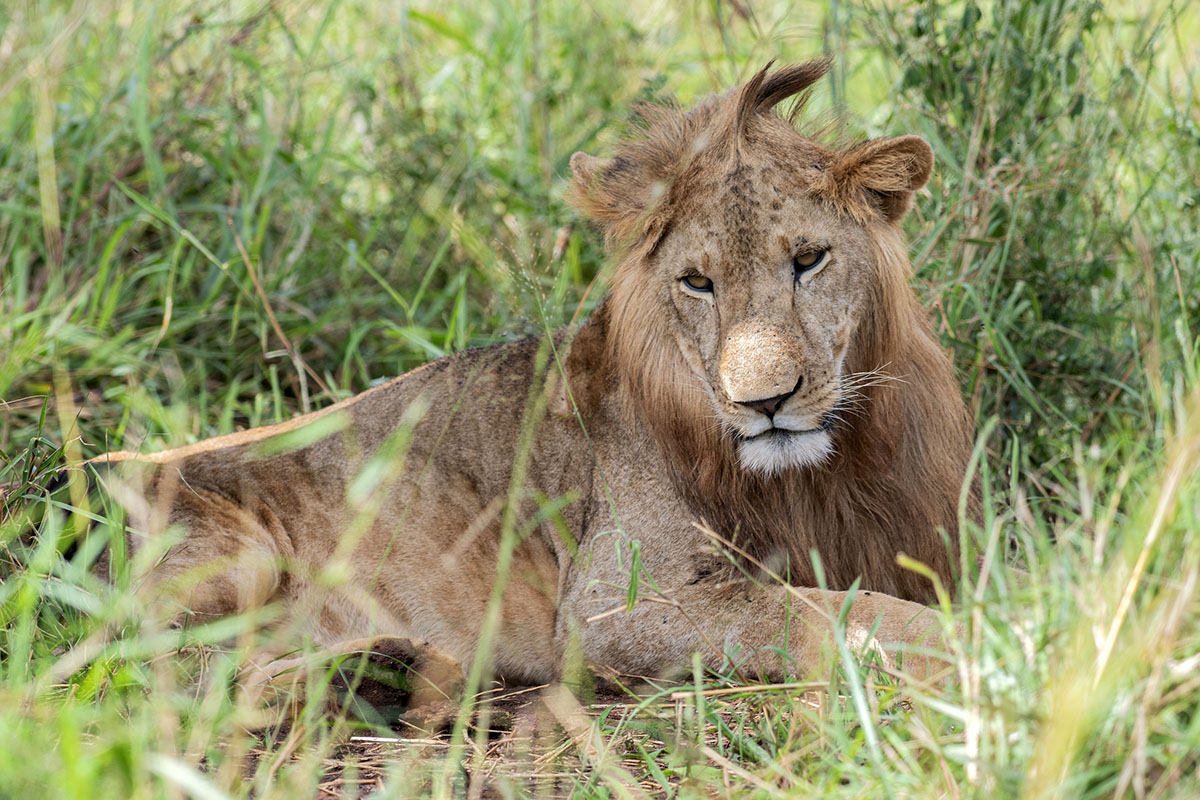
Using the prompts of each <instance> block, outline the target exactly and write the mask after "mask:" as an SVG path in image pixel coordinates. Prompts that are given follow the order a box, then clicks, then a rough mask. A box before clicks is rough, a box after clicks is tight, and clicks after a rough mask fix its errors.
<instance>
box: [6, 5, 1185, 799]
mask: <svg viewBox="0 0 1200 800" xmlns="http://www.w3.org/2000/svg"><path fill="white" fill-rule="evenodd" d="M1197 35H1200V14H1197V12H1196V9H1195V8H1194V5H1193V4H1189V3H1187V2H1184V1H1182V0H1177V1H1176V2H1171V0H1162V2H1159V3H1157V4H1154V5H1153V6H1152V7H1147V6H1146V5H1145V4H1133V3H1129V4H1124V5H1122V4H1115V3H1114V4H1111V5H1108V6H1104V5H1101V4H1092V3H1087V2H1084V1H1083V0H1057V1H1056V2H1037V1H1036V0H1016V1H1015V2H1006V3H976V2H974V0H961V1H959V2H945V0H924V1H923V2H910V1H907V0H895V1H894V2H892V1H890V0H887V1H885V0H836V2H832V1H831V2H829V3H817V2H803V1H802V0H797V1H796V2H777V3H768V2H762V3H758V2H756V3H752V4H747V3H744V2H732V3H725V2H721V1H720V0H716V1H715V2H712V3H684V2H675V1H674V0H672V1H671V2H663V3H656V4H646V5H644V6H639V7H635V8H633V9H628V8H626V5H625V4H622V3H618V2H615V0H593V1H592V2H588V3H582V2H575V0H564V2H562V3H543V2H540V0H530V2H529V3H522V4H518V5H515V6H512V5H508V4H505V3H501V2H491V3H469V4H468V3H451V4H446V3H441V4H439V3H418V4H415V5H413V6H409V7H402V6H400V5H393V4H390V3H365V2H349V1H348V0H347V2H334V1H333V0H307V1H305V2H302V1H301V0H283V1H282V2H274V3H265V2H264V3H250V2H240V1H239V0H224V1H223V2H217V1H216V0H214V1H213V2H203V3H183V2H178V1H175V0H162V1H161V2H146V3H136V4H135V3H131V2H128V0H106V1H102V2H91V3H89V2H83V0H79V1H78V2H67V1H66V0H21V2H16V3H9V4H6V5H5V6H4V8H0V398H3V405H2V406H0V409H2V410H0V484H6V485H7V490H6V493H5V496H4V509H3V510H4V520H5V521H4V522H3V523H0V580H2V583H0V797H34V796H47V797H49V796H53V797H88V798H90V797H139V798H140V797H185V796H188V797H224V796H232V797H242V796H248V795H254V796H262V797H292V796H312V795H314V794H316V792H317V786H318V784H319V783H320V782H321V781H322V780H329V779H330V778H329V776H330V775H331V774H335V773H336V775H340V776H341V777H342V778H344V779H346V782H345V783H343V784H340V789H339V790H341V791H347V792H352V791H353V787H354V786H356V785H357V784H354V783H353V782H352V781H353V780H356V779H357V778H356V777H355V776H360V777H361V776H368V777H375V776H378V775H385V776H386V780H385V781H384V789H383V790H382V793H381V794H380V795H379V796H383V797H392V796H396V797H401V796H421V795H423V794H424V793H425V792H426V791H427V790H428V789H429V788H430V786H432V787H433V788H435V789H437V790H438V791H441V792H443V793H466V792H467V791H468V788H469V787H476V788H477V787H478V786H479V783H478V781H477V780H476V781H474V782H473V781H472V780H471V779H469V778H468V777H466V774H467V772H470V771H471V770H474V771H475V772H476V773H477V772H478V771H479V770H478V767H479V763H480V762H479V760H478V759H479V758H480V756H478V754H477V753H476V752H475V751H474V750H473V748H472V747H470V746H466V747H463V748H459V749H455V750H451V751H449V755H447V751H446V750H444V749H439V748H438V747H434V746H429V747H428V748H426V749H425V750H422V751H414V752H408V753H401V752H396V753H391V752H390V751H389V754H388V755H386V757H383V756H381V757H379V758H376V759H375V761H374V762H372V763H371V764H368V763H367V761H370V759H369V758H367V756H366V755H364V754H363V753H359V754H358V755H357V756H355V758H357V759H358V761H359V762H361V763H359V764H358V766H354V765H351V766H347V767H345V768H344V770H343V771H341V772H337V769H342V767H338V766H337V765H336V764H333V763H332V762H330V761H326V759H333V761H338V762H345V761H347V760H350V761H353V760H354V759H352V758H350V757H349V756H348V755H347V751H346V750H345V748H344V747H342V745H341V740H342V738H344V733H345V730H346V726H345V723H344V722H339V721H337V720H333V721H330V720H323V719H320V718H319V715H318V714H317V710H316V709H315V707H314V709H313V710H312V711H310V712H309V713H310V714H311V718H306V720H305V722H306V724H304V725H301V726H299V727H298V728H297V729H295V730H293V732H292V734H291V735H290V736H289V737H286V738H284V739H283V741H282V742H280V741H274V740H268V741H263V740H262V739H261V738H255V737H248V736H247V735H245V734H244V733H243V732H242V730H243V726H244V725H245V724H246V723H247V722H249V721H252V720H251V717H252V715H253V714H254V709H253V708H251V707H250V706H249V705H248V704H247V702H246V701H245V699H244V698H242V697H241V696H239V694H238V693H237V692H236V691H234V690H233V689H232V686H233V676H234V674H235V672H236V669H237V666H238V665H239V663H240V662H241V660H242V659H243V658H244V656H245V647H248V646H249V642H248V641H247V642H244V644H245V646H244V647H243V646H242V645H238V646H232V645H230V644H229V642H230V641H238V640H239V639H238V637H239V635H243V638H244V633H245V631H246V629H247V627H248V621H247V620H237V619H235V620H230V621H226V622H223V623H217V624H215V625H213V626H210V627H208V628H204V629H199V630H193V631H189V632H187V633H183V634H178V633H174V634H173V633H171V632H164V631H156V630H154V629H153V628H152V627H148V626H144V625H141V624H140V623H139V621H138V616H139V615H138V611H139V610H138V609H137V608H136V605H135V604H134V602H133V599H132V594H131V593H130V591H129V590H128V586H127V584H125V585H123V584H122V583H120V582H118V584H117V585H116V586H108V585H105V584H102V583H101V582H99V581H98V580H96V579H95V578H94V577H93V576H91V575H90V574H89V573H88V571H87V570H86V564H87V562H88V559H89V557H92V556H94V552H90V551H89V550H88V547H86V546H85V547H83V548H81V549H80V550H79V551H74V554H73V555H72V557H71V558H69V559H63V558H62V557H61V556H60V553H61V552H64V551H65V550H66V548H67V545H68V543H69V541H70V540H71V538H72V537H73V534H74V532H75V531H76V530H78V529H79V528H80V527H81V525H82V524H83V520H84V518H85V517H87V516H88V515H91V517H93V518H96V519H97V520H98V522H97V529H98V530H99V531H101V532H106V531H110V530H113V529H115V526H119V525H120V524H122V519H123V516H122V514H121V510H120V509H119V508H118V507H116V506H115V505H114V504H113V503H111V501H106V500H104V499H103V498H100V497H92V498H85V497H83V496H82V495H81V494H79V493H78V492H76V493H74V494H72V495H71V497H70V499H69V500H68V499H67V498H66V497H63V496H56V498H55V499H53V500H51V499H49V498H48V497H47V496H46V494H45V492H44V490H43V487H44V486H45V485H46V483H47V481H48V480H49V478H50V475H51V472H52V471H53V470H54V469H55V468H57V467H60V466H62V465H64V464H68V463H72V462H74V461H77V460H78V459H79V458H81V457H86V456H89V455H93V454H96V453H99V452H103V451H105V450H108V449H115V448H121V447H126V448H131V449H132V448H141V449H145V450H153V449H158V448H160V447H166V446H174V445H180V444H185V443H188V442H192V441H196V440H199V439H202V438H206V437H208V436H212V435H215V434H219V433H226V432H230V431H234V430H239V429H243V428H246V427H249V426H254V425H259V424H263V423H269V422H274V421H279V420H283V419H287V418H289V417H291V416H292V415H294V414H296V413H298V412H301V411H305V410H309V409H314V408H319V407H323V406H326V405H328V404H329V403H331V402H333V401H335V400H337V399H340V398H342V397H345V396H348V395H350V394H353V393H355V392H358V391H361V390H363V389H365V388H367V387H368V386H370V385H371V384H372V383H373V382H375V381H378V380H380V379H383V378H387V377H390V376H393V375H396V374H399V373H400V372H403V371H405V370H407V369H409V368H411V367H414V366H416V365H418V364H420V363H422V362H424V361H426V360H428V359H430V358H432V357H435V356H438V355H442V354H444V353H447V352H452V351H456V350H460V349H463V348H465V347H468V346H472V345H476V344H485V343H490V342H495V341H499V340H502V339H505V338H509V337H519V336H524V335H528V334H531V333H537V332H539V331H541V330H543V328H544V327H545V326H546V325H550V326H557V325H560V324H564V323H565V322H567V321H568V320H570V319H571V318H572V317H574V316H576V315H577V314H584V313H586V312H587V311H588V310H590V308H592V307H594V305H595V303H596V302H597V301H598V299H599V297H600V296H601V295H602V289H603V285H604V281H605V274H606V273H605V272H604V270H603V266H604V261H603V254H602V253H601V250H600V246H599V242H598V239H597V237H596V236H594V235H593V234H591V233H590V232H589V231H588V230H587V228H586V226H585V225H584V224H582V223H581V221H580V220H579V219H578V218H577V217H576V215H575V214H574V213H573V212H572V211H570V210H569V209H568V208H566V207H565V206H564V204H563V203H562V201H561V193H562V189H563V187H564V182H565V176H566V174H567V170H566V162H567V159H568V158H569V157H570V155H571V153H573V152H574V151H575V150H578V149H586V150H588V151H590V152H593V153H604V152H606V151H607V150H608V149H609V148H610V147H611V146H612V144H613V143H614V142H615V141H616V139H617V138H618V137H619V136H620V135H621V133H622V132H623V131H624V130H625V129H626V125H627V120H628V114H629V108H630V106H631V104H632V103H633V102H635V101H636V100H637V99H639V98H644V97H659V96H669V95H672V94H674V95H677V96H678V97H679V98H680V99H681V100H682V101H683V102H685V103H686V102H691V101H692V100H694V99H695V98H697V97H699V96H701V95H703V94H704V93H707V92H710V91H714V90H720V89H723V88H725V87H727V86H729V85H731V84H732V83H734V82H735V81H736V80H738V79H741V78H745V77H747V76H748V75H749V74H751V73H752V72H753V71H754V70H755V69H757V68H758V67H759V66H761V65H762V64H763V63H764V62H765V61H766V60H768V59H769V58H772V57H778V58H780V59H783V60H799V59H802V58H806V57H810V56H812V55H815V54H818V53H821V52H830V53H833V54H834V55H836V56H837V58H838V60H837V62H836V68H835V71H834V73H833V75H832V77H831V79H830V80H829V81H827V82H826V83H824V84H823V85H822V88H821V90H820V92H818V96H817V98H816V100H815V106H816V107H817V108H830V107H840V108H844V109H845V110H846V112H847V113H846V114H845V125H846V126H847V128H848V130H849V132H850V133H852V134H855V135H886V134H895V133H902V132H914V133H919V134H921V135H922V136H924V137H926V138H927V139H928V140H929V141H930V143H931V144H932V145H933V147H934V150H935V152H936V154H937V158H938V166H937V169H936V172H935V178H934V180H933V181H932V182H931V184H930V186H929V187H928V192H927V193H923V194H922V196H921V197H919V198H918V203H917V210H916V211H915V213H914V214H913V215H911V217H910V218H909V220H908V222H907V225H908V231H909V234H910V242H911V252H912V254H913V261H914V265H915V267H916V271H917V275H916V279H915V285H916V287H917V290H918V291H919V292H920V294H921V296H922V297H923V298H924V299H926V300H927V301H928V303H929V304H930V305H931V306H932V307H933V308H934V309H935V318H936V320H937V323H938V329H939V332H940V334H941V335H942V336H943V339H944V341H945V342H946V344H947V346H948V347H949V348H950V350H951V352H952V354H953V356H954V358H955V361H956V364H957V365H958V366H959V369H960V374H961V376H962V380H963V391H964V395H965V396H966V397H967V398H968V400H969V402H970V403H971V407H972V409H973V410H974V412H975V413H976V416H977V418H978V420H979V424H980V429H981V431H985V433H986V435H985V437H984V438H983V440H982V442H983V445H984V447H985V458H984V459H983V467H982V468H983V469H984V471H985V480H984V485H985V487H986V491H987V498H986V503H985V506H986V512H985V518H984V520H983V524H982V526H980V527H979V528H978V529H975V528H971V529H969V530H965V531H964V532H963V536H964V537H965V540H966V541H967V542H968V544H969V548H968V550H969V551H970V552H973V553H980V554H982V555H983V563H984V564H985V565H986V566H985V569H984V571H983V573H982V574H981V573H980V572H979V571H978V570H972V571H971V573H972V574H971V575H970V577H969V578H968V580H966V581H965V582H964V584H963V586H961V587H959V590H958V593H957V595H956V597H955V598H954V599H955V602H956V607H955V611H954V614H955V616H956V618H957V619H958V620H959V621H960V622H961V623H963V626H964V628H963V629H964V631H965V634H964V636H963V637H962V639H961V640H959V641H956V642H955V643H954V647H955V654H956V657H957V660H958V666H959V674H958V679H957V680H955V681H953V682H952V685H950V686H947V687H945V689H944V690H941V691H939V692H937V693H935V694H932V695H925V694H920V693H918V694H917V695H916V696H915V697H912V698H908V699H904V700H901V698H899V697H898V696H897V695H896V693H895V691H894V689H893V688H888V687H886V686H884V687H876V686H873V685H867V686H864V687H862V688H863V689H864V690H865V691H862V692H854V691H851V687H852V686H853V684H854V683H855V682H859V683H860V684H861V682H862V680H863V678H862V676H861V675H859V674H857V672H856V671H854V670H851V671H839V673H836V674H835V675H834V676H832V677H833V678H834V680H833V681H832V682H830V681H827V680H826V678H829V677H830V676H820V680H821V681H824V682H823V683H821V684H819V685H817V686H816V687H814V688H813V690H812V691H810V692H807V693H802V692H800V691H798V690H790V691H781V690H772V689H763V688H747V689H746V690H745V691H744V692H742V693H740V694H723V693H710V694H708V695H706V694H704V693H703V692H702V691H701V690H703V689H706V688H707V689H716V688H718V687H720V686H721V684H720V682H719V681H718V680H717V679H715V678H712V677H706V676H703V675H698V676H697V678H696V682H697V685H696V686H693V687H691V688H690V689H689V690H688V691H687V692H685V693H684V695H682V696H681V699H675V700H672V699H671V698H670V697H669V696H667V697H666V698H665V699H663V701H662V702H661V703H648V704H647V707H646V708H645V709H643V711H642V712H641V713H639V714H636V715H633V714H629V713H627V712H626V711H625V710H622V709H620V708H613V709H608V710H603V711H596V710H594V709H592V710H590V711H588V710H585V709H581V708H580V707H578V706H576V705H574V703H575V701H574V700H573V699H571V698H569V697H566V696H556V698H555V699H554V700H553V702H551V703H550V705H551V707H552V709H553V713H552V716H554V718H555V719H557V720H558V722H560V723H562V725H563V727H564V728H565V729H566V730H570V731H571V732H572V734H573V737H570V738H569V737H567V736H566V735H565V734H563V733H562V732H561V730H560V731H559V733H558V734H557V735H558V736H560V737H561V742H558V741H549V742H542V744H543V745H545V747H546V748H547V749H550V750H553V749H554V747H556V746H557V747H558V748H559V749H558V750H557V751H556V752H558V754H559V755H558V758H557V760H552V762H545V763H554V764H561V771H562V773H563V774H564V775H565V776H566V777H564V778H563V779H562V780H561V781H560V784H559V789H560V790H573V791H574V792H575V793H576V794H577V795H578V796H581V797H637V796H642V795H645V794H648V795H652V796H667V797H699V796H706V795H707V796H726V795H728V796H743V795H746V794H752V793H753V794H755V795H756V796H762V797H772V796H776V795H781V796H796V797H812V796H830V797H889V796H890V797H911V796H945V797H959V796H966V797H980V798H991V797H1031V798H1032V797H1036V798H1041V797H1080V798H1094V797H1095V798H1099V797H1136V798H1149V797H1154V798H1158V797H1191V796H1197V795H1200V781H1198V780H1197V778H1196V774H1197V773H1198V772H1200V594H1198V593H1197V589H1198V584H1200V481H1198V479H1197V477H1196V473H1197V465H1198V464H1200V347H1198V341H1200V340H1198V337H1197V329H1198V327H1200V225H1198V222H1200V209H1198V206H1200V185H1198V184H1197V180H1196V176H1197V175H1200V104H1198V102H1197V97H1196V90H1197V86H1198V77H1200V63H1198V61H1197V56H1196V51H1195V48H1194V41H1195V39H1196V37H1197ZM594 280H595V281H597V287H596V288H593V289H592V290H591V291H589V290H588V287H589V286H590V285H591V284H592V283H593V281H594ZM85 501H86V502H85ZM30 531H32V534H30ZM1009 565H1015V566H1019V567H1021V568H1022V569H1024V570H1026V571H1027V572H1028V573H1029V576H1030V578H1029V580H1027V581H1020V580H1018V579H1016V578H1015V577H1014V574H1013V573H1012V572H1011V571H1010V569H1009ZM201 645H205V646H201ZM852 696H859V697H862V698H865V701H866V702H865V705H863V704H859V705H856V704H855V703H854V702H852V700H851V697H852ZM585 712H586V713H585ZM544 727H546V728H547V729H550V730H553V729H554V728H553V726H552V725H548V724H547V725H546V726H544ZM548 735H550V736H551V738H552V739H553V736H554V734H548ZM268 738H269V737H268ZM247 753H258V757H257V758H256V759H252V760H251V761H249V762H248V761H246V759H245V755H246V754H247ZM518 755H519V754H518ZM513 761H514V763H524V762H522V761H521V759H520V758H517V757H514V759H513ZM381 765H382V766H381ZM543 766H544V763H543ZM335 767H337V769H335ZM464 770H465V771H464ZM501 772H503V770H501ZM510 774H512V775H519V774H520V770H519V769H516V768H513V769H511V770H510ZM322 776H324V777H322ZM497 780H498V782H497V787H498V790H499V791H501V792H502V793H505V792H507V793H509V794H511V795H513V796H524V795H527V794H530V793H533V794H536V792H537V791H539V789H538V786H539V785H540V784H537V782H536V781H532V780H529V779H526V778H522V777H508V778H499V779H497ZM427 781H432V783H430V784H428V785H427V783H426V782H427ZM330 785H331V786H332V784H330ZM360 788H362V787H360Z"/></svg>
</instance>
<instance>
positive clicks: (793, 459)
mask: <svg viewBox="0 0 1200 800" xmlns="http://www.w3.org/2000/svg"><path fill="white" fill-rule="evenodd" d="M832 453H833V438H832V437H831V436H830V435H829V432H828V431H826V430H820V429H818V430H813V431H802V432H796V431H786V430H781V429H779V428H775V429H772V430H769V431H766V432H765V433H761V434H759V435H758V436H755V437H753V438H748V439H742V440H741V441H739V442H738V456H739V457H740V458H741V461H742V468H743V469H746V470H749V471H751V472H759V473H762V474H764V475H768V476H770V475H777V474H779V473H781V472H783V471H785V470H788V469H794V468H796V467H812V466H816V465H818V464H822V463H824V462H825V461H826V460H827V459H828V458H829V456H830V455H831V454H832Z"/></svg>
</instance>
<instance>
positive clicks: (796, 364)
mask: <svg viewBox="0 0 1200 800" xmlns="http://www.w3.org/2000/svg"><path fill="white" fill-rule="evenodd" d="M799 178H800V176H799V175H797V173H796V171H795V170H792V169H788V168H787V167H786V166H785V165H782V164H780V165H777V164H773V163H771V161H770V160H769V159H764V160H763V161H762V162H761V163H758V164H755V163H742V164H740V165H739V166H738V167H737V168H736V169H735V170H734V171H733V172H732V173H731V174H729V175H726V176H723V179H722V180H719V181H716V182H715V186H714V190H713V191H712V192H711V193H704V195H705V196H704V200H703V202H701V203H698V204H696V205H695V206H694V207H692V208H689V209H688V213H687V214H684V215H680V217H678V218H677V219H676V221H675V225H674V226H673V227H672V229H671V231H670V232H669V233H668V234H667V235H666V236H665V237H664V238H663V240H662V242H661V243H660V245H659V247H658V249H657V250H656V253H655V255H654V257H653V260H652V263H651V265H650V266H651V268H652V270H653V273H654V275H655V278H656V280H657V282H658V288H659V291H660V293H661V296H662V297H663V298H664V299H665V300H666V302H667V303H668V304H669V307H668V309H666V310H667V316H668V318H669V320H670V323H669V324H670V325H671V327H672V328H673V332H674V334H675V338H676V341H677V343H678V346H679V348H680V350H681V351H682V352H683V354H684V358H685V360H686V361H687V363H688V366H689V367H691V369H692V371H693V373H694V374H695V376H696V378H697V379H698V380H699V381H700V382H701V384H702V387H703V389H704V391H705V393H706V394H707V395H708V397H709V400H710V401H711V403H712V408H713V412H714V414H715V418H716V421H717V423H718V424H719V425H720V426H721V428H722V429H723V431H724V432H725V433H726V435H728V436H731V437H733V438H734V439H735V440H736V443H737V450H738V453H739V456H740V459H741V462H742V465H743V466H744V467H745V468H747V469H750V470H756V471H759V472H764V473H774V472H779V471H782V470H785V469H788V468H792V467H802V466H808V465H813V464H817V463H820V462H821V461H823V460H825V459H826V458H827V457H828V456H829V455H830V453H831V452H832V449H833V435H832V434H833V430H834V428H835V427H836V425H837V424H838V416H839V413H841V412H844V411H846V410H847V406H848V404H850V403H852V398H850V397H848V396H847V393H846V390H845V377H846V376H845V375H844V367H845V362H846V354H847V351H848V349H849V346H850V339H851V336H852V334H853V333H854V330H855V328H856V326H857V322H858V320H859V318H860V316H861V315H862V314H863V312H864V307H865V305H866V303H867V300H868V297H869V296H870V295H871V294H872V292H871V291H870V283H871V281H872V275H873V270H872V269H871V266H870V260H869V259H870V258H871V256H870V250H869V244H868V241H867V239H866V236H865V234H864V231H863V229H862V228H861V226H858V225H856V224H855V223H853V222H852V221H849V220H847V219H846V218H845V217H844V216H842V217H839V215H838V214H836V212H834V211H832V210H831V209H829V208H828V206H826V205H823V204H817V203H815V202H813V201H812V200H810V199H808V198H807V197H806V196H805V193H803V192H800V191H797V187H796V185H795V183H796V181H797V179H799Z"/></svg>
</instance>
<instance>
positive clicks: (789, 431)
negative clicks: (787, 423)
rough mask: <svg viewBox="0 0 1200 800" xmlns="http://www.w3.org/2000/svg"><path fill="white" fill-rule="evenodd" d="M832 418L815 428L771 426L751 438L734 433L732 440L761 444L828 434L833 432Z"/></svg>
mask: <svg viewBox="0 0 1200 800" xmlns="http://www.w3.org/2000/svg"><path fill="white" fill-rule="evenodd" d="M833 424H834V417H833V415H832V414H830V415H829V416H827V417H825V419H824V420H822V421H821V424H820V425H818V426H817V427H815V428H804V429H800V430H797V429H795V428H780V427H779V426H777V425H772V426H771V427H769V428H767V429H766V430H764V431H762V432H761V433H756V434H754V435H753V436H747V435H746V434H744V433H739V432H737V431H734V434H733V438H734V441H737V442H762V441H770V440H771V439H772V438H782V437H788V436H809V435H812V434H815V433H829V432H830V431H832V430H833Z"/></svg>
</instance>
